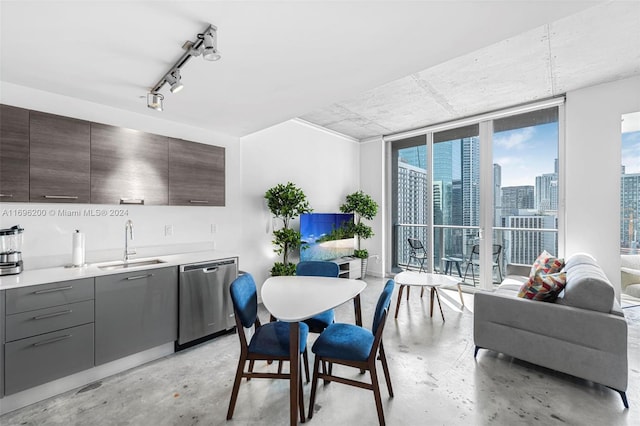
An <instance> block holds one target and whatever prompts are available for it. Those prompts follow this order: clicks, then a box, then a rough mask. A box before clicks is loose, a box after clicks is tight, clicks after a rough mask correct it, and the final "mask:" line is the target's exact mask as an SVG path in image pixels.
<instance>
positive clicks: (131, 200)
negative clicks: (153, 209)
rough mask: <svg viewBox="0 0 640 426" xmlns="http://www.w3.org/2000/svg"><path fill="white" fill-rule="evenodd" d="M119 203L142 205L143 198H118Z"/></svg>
mask: <svg viewBox="0 0 640 426" xmlns="http://www.w3.org/2000/svg"><path fill="white" fill-rule="evenodd" d="M120 204H140V205H141V206H143V205H144V198H120Z"/></svg>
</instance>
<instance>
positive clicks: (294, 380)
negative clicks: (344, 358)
mask: <svg viewBox="0 0 640 426" xmlns="http://www.w3.org/2000/svg"><path fill="white" fill-rule="evenodd" d="M366 286H367V283H366V282H364V281H362V280H351V279H345V278H328V277H310V276H280V277H271V278H268V279H267V280H266V281H265V282H264V284H263V285H262V290H261V295H262V303H263V304H264V306H265V308H267V310H268V311H269V312H270V313H271V314H272V315H273V316H274V317H276V318H278V319H279V320H280V321H286V322H289V323H291V327H290V328H289V339H290V340H289V350H290V359H291V361H290V367H289V368H290V370H291V373H290V378H289V380H290V381H289V393H290V400H289V402H290V413H289V414H290V423H291V425H297V424H298V398H299V395H298V392H299V390H298V380H299V374H300V368H299V367H300V353H299V348H300V333H299V330H300V327H299V322H300V321H304V320H305V319H307V318H311V317H313V316H315V315H317V314H319V313H321V312H324V311H326V310H329V309H333V308H335V307H337V306H340V305H342V304H343V303H345V302H347V301H349V300H351V299H354V302H355V306H356V323H357V324H358V325H362V318H361V312H360V293H361V292H362V291H363V290H364V289H365V288H366Z"/></svg>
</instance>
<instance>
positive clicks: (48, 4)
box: [0, 0, 640, 139]
mask: <svg viewBox="0 0 640 426" xmlns="http://www.w3.org/2000/svg"><path fill="white" fill-rule="evenodd" d="M602 5H604V7H606V8H607V9H605V12H604V13H603V12H602V9H589V8H593V7H594V6H596V7H600V8H602V7H603V6H602ZM639 5H640V3H639V2H637V1H626V2H622V1H619V2H616V5H615V6H620V7H619V9H623V11H622V12H620V11H617V8H613V7H612V6H611V5H609V2H603V1H577V0H573V1H571V0H569V1H553V2H552V1H544V0H541V1H523V0H517V1H508V2H507V1H477V0H476V1H409V2H404V1H366V2H365V1H352V2H345V1H283V2H274V1H253V2H248V1H128V2H122V1H67V2H62V1H25V0H22V1H5V0H2V1H1V2H0V15H1V16H0V24H1V29H0V80H2V81H4V82H9V83H13V84H17V85H22V86H27V87H31V88H35V89H40V90H46V91H50V92H54V93H59V94H63V95H66V96H71V97H76V98H79V99H84V100H88V101H92V102H97V103H100V104H104V105H108V106H112V107H115V108H120V109H124V110H129V111H133V112H137V113H142V114H150V115H156V116H158V115H159V116H161V117H162V118H164V119H167V120H171V121H177V122H181V123H187V124H191V125H195V126H199V127H203V128H209V129H212V130H215V131H217V132H221V133H226V134H229V135H234V136H243V135H246V134H249V133H251V132H254V131H257V130H261V129H263V128H266V127H268V126H271V125H273V124H277V123H280V122H282V121H285V120H288V119H291V118H294V117H300V116H302V117H303V118H304V119H306V120H307V121H310V122H313V123H316V124H319V125H323V126H326V127H328V128H331V129H334V130H337V131H339V132H343V133H345V134H347V135H351V136H353V137H355V138H358V139H362V138H366V137H368V136H371V135H376V134H377V135H379V134H385V133H389V132H393V131H397V130H399V129H400V130H404V129H406V128H409V127H416V126H421V125H424V124H426V123H428V122H429V121H431V122H435V121H443V120H445V119H448V118H450V117H455V116H459V115H468V114H471V113H473V112H475V111H478V110H479V109H480V110H483V111H486V110H488V109H493V108H495V107H499V106H501V105H503V104H505V102H506V103H507V104H512V103H521V102H523V101H527V100H530V99H536V98H540V97H547V96H550V95H553V94H557V93H561V92H562V91H565V90H569V89H571V88H576V87H581V85H590V84H593V83H597V82H600V81H608V80H612V79H616V78H622V77H624V76H627V75H629V74H632V75H633V74H638V73H640V70H639V67H640V61H639V58H640V55H639V54H638V48H639V47H638V46H640V43H638V41H639V40H640V38H639V36H638V34H639V33H638V31H639V28H640V24H639V23H638V19H640V13H636V12H638V11H639V9H638V6H639ZM625 8H626V9H625ZM613 9H616V11H612V10H613ZM584 10H586V12H584V13H585V14H586V15H583V14H581V12H582V11H584ZM593 10H596V12H593ZM625 11H626V12H625ZM614 12H615V15H613V13H614ZM572 15H573V17H571V16H572ZM607 15H612V16H607ZM567 16H569V18H567V19H564V20H563V19H562V18H564V17H567ZM556 22H557V24H556ZM209 23H212V24H214V25H216V26H217V27H218V38H219V41H218V47H219V49H220V51H221V53H222V55H223V57H222V59H221V60H220V61H218V62H207V61H203V60H201V59H200V58H194V59H192V60H191V61H190V62H189V63H188V64H186V65H185V67H184V68H183V70H182V80H183V83H184V84H185V88H184V90H183V91H181V92H180V93H178V94H171V93H168V90H166V88H165V89H164V90H163V92H164V93H165V111H164V112H156V111H153V110H150V109H148V108H147V107H146V96H145V95H146V93H147V91H148V90H149V88H150V87H151V86H152V85H153V84H155V82H156V81H157V80H158V79H160V78H161V77H162V76H163V75H164V74H165V73H166V72H167V71H168V70H169V67H170V66H171V65H172V64H173V63H174V62H175V61H176V60H177V59H178V58H179V57H180V56H181V55H182V53H183V51H182V50H181V46H182V44H183V43H184V42H185V41H187V40H195V34H196V33H198V32H201V31H203V30H204V29H205V28H206V27H207V25H208V24H209ZM547 24H551V25H547ZM634 25H635V26H634ZM556 32H558V33H560V32H562V33H563V35H562V36H558V37H556V36H555V33H556ZM523 33H524V34H523ZM519 34H523V35H520V36H519ZM608 34H612V35H610V36H609V35H608ZM496 43H497V44H496ZM630 44H635V45H634V46H632V48H631V49H630V50H629V54H627V50H624V52H625V53H624V54H623V53H621V50H623V49H627V48H626V47H625V46H628V45H630ZM583 46H587V48H585V47H583ZM621 46H622V47H621ZM602 55H604V59H600V58H601V57H602ZM613 55H615V56H613ZM540 63H542V64H543V65H542V68H539V67H540V66H541V65H540ZM545 64H546V66H545ZM515 65H520V66H519V67H518V70H519V72H513V70H512V68H511V67H514V66H515ZM534 67H535V70H534V69H533V68H534ZM529 68H531V69H529ZM562 70H570V71H571V72H565V71H562ZM527 71H531V72H530V73H529V72H527ZM603 72H604V73H605V74H606V75H605V76H603V75H602V73H603ZM406 76H409V77H406ZM576 78H577V79H578V80H579V81H578V82H576ZM505 79H508V81H505ZM505 83H509V84H505ZM0 95H1V94H0ZM514 95H515V96H514ZM141 97H142V98H141ZM501 99H506V101H504V100H501ZM434 120H435V121H434Z"/></svg>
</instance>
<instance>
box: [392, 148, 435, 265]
mask: <svg viewBox="0 0 640 426" xmlns="http://www.w3.org/2000/svg"><path fill="white" fill-rule="evenodd" d="M397 190H398V195H397V196H398V212H397V215H398V217H397V220H398V222H399V223H403V224H406V223H409V224H426V223H428V222H427V209H426V206H427V201H428V200H427V171H426V170H425V169H423V168H420V167H416V166H413V165H411V164H407V163H404V162H401V161H399V162H398V189H397ZM397 232H398V235H397V242H398V250H397V256H398V258H397V262H398V264H406V263H407V262H408V260H409V250H410V249H409V247H408V245H407V244H406V241H407V239H408V238H409V237H414V238H418V239H420V240H422V241H423V242H426V240H427V231H426V228H411V227H404V226H401V227H399V228H398V231H397Z"/></svg>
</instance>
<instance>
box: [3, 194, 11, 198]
mask: <svg viewBox="0 0 640 426" xmlns="http://www.w3.org/2000/svg"><path fill="white" fill-rule="evenodd" d="M0 197H6V198H13V194H0Z"/></svg>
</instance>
